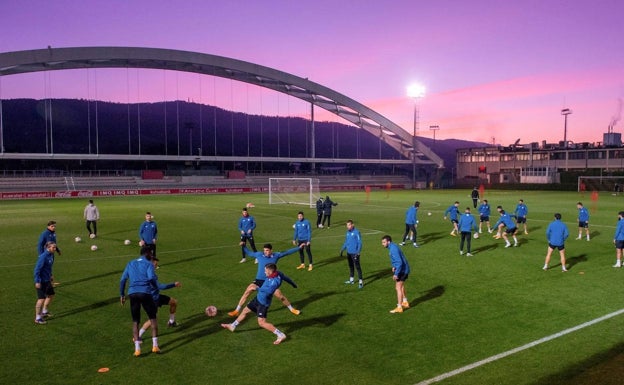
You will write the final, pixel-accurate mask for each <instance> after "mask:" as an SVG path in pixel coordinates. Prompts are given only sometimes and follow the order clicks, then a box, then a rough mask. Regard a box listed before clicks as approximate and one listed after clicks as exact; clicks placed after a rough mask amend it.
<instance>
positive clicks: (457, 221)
mask: <svg viewBox="0 0 624 385" xmlns="http://www.w3.org/2000/svg"><path fill="white" fill-rule="evenodd" d="M451 223H459V220H457V219H451Z"/></svg>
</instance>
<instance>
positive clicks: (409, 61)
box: [0, 0, 624, 144]
mask: <svg viewBox="0 0 624 385" xmlns="http://www.w3.org/2000/svg"><path fill="white" fill-rule="evenodd" d="M9 3H12V4H10V5H9ZM154 4H156V5H154ZM304 4H305V5H304ZM0 36H2V39H0V52H7V51H20V50H28V49H39V48H45V47H47V46H48V45H51V46H52V47H76V46H142V47H155V48H170V49H179V50H188V51H197V52H203V53H209V54H214V55H221V56H227V57H231V58H235V59H240V60H245V61H249V62H253V63H258V64H261V65H264V66H268V67H273V68H276V69H279V70H281V71H285V72H288V73H292V74H295V75H297V76H301V77H305V78H309V79H310V80H312V81H314V82H317V83H320V84H322V85H324V86H327V87H329V88H331V89H334V90H336V91H338V92H340V93H343V94H345V95H347V96H349V97H351V98H353V99H355V100H357V101H359V102H361V103H363V104H365V105H367V106H369V107H371V108H372V109H374V110H376V111H377V112H379V113H381V114H382V115H384V116H386V117H387V118H389V119H390V120H392V121H394V122H395V123H397V124H399V125H400V126H402V127H404V128H405V129H406V130H408V131H409V132H411V131H412V127H413V114H414V101H413V100H411V99H409V98H408V97H407V95H406V88H407V86H408V85H409V84H411V83H414V82H418V83H421V84H422V85H424V86H425V87H426V89H427V91H426V95H425V96H424V97H423V98H422V99H421V100H420V101H419V103H418V105H419V112H420V124H419V135H422V136H427V137H432V136H433V132H432V131H431V130H430V129H429V127H430V126H431V125H437V126H439V127H440V130H439V131H437V133H436V139H446V138H458V139H466V140H475V141H483V142H488V143H492V142H493V141H495V143H499V144H510V143H513V142H514V141H515V140H516V139H518V138H520V139H521V143H528V142H541V141H542V140H546V141H548V142H557V141H559V140H562V139H563V125H564V119H563V116H562V115H561V109H562V108H570V109H571V110H572V111H573V113H572V114H571V115H569V116H568V139H569V140H572V141H574V142H585V141H587V142H599V141H602V134H603V133H605V132H607V128H608V126H609V124H610V122H612V121H618V120H619V117H620V113H621V104H622V102H621V100H622V98H624V43H623V40H622V39H624V1H621V0H580V1H574V0H568V1H559V0H525V1H515V2H512V1H496V0H473V1H463V0H454V1H450V0H439V1H419V0H401V1H393V0H389V1H360V0H345V1H335V0H333V1H329V0H316V1H314V2H299V1H286V0H283V1H282V0H278V1H275V0H274V1H271V0H267V1H251V0H250V1H236V0H232V1H205V0H185V1H179V2H172V1H146V0H131V1H128V0H124V1H119V0H105V1H88V0H86V1H85V0H82V1H70V0H57V1H41V0H33V1H27V2H18V1H16V0H6V1H5V2H4V3H3V7H2V11H1V13H0ZM0 97H1V98H3V99H9V98H13V97H34V98H44V97H52V98H57V97H76V98H79V97H82V98H86V97H88V98H98V99H102V100H116V101H121V102H126V101H130V102H135V101H162V100H174V99H184V100H194V101H199V102H202V103H207V104H217V105H219V106H221V107H224V108H228V109H235V110H239V111H243V112H248V113H263V114H272V115H275V114H279V115H287V114H289V115H300V116H307V115H308V114H309V112H308V108H307V107H306V105H305V104H303V103H301V102H298V101H296V100H295V99H292V98H287V97H286V96H279V95H278V94H276V93H274V92H272V91H268V90H262V89H258V88H256V87H253V86H247V85H241V84H232V82H231V81H229V80H225V79H213V78H211V77H200V76H199V75H197V74H184V73H174V72H166V71H154V70H140V71H138V70H125V69H121V70H89V71H87V70H80V71H65V73H64V74H62V73H60V72H54V73H51V72H48V73H46V74H42V73H38V74H32V75H15V76H8V77H6V78H3V79H2V80H1V83H0ZM316 118H317V119H318V120H327V119H330V117H329V116H327V115H324V114H321V113H320V110H317V114H316ZM623 127H624V123H623V122H621V121H619V122H617V123H616V125H615V126H614V131H615V132H618V133H621V132H622V130H623Z"/></svg>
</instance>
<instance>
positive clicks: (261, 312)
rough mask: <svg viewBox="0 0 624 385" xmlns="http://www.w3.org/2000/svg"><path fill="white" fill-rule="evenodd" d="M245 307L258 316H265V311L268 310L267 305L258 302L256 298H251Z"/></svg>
mask: <svg viewBox="0 0 624 385" xmlns="http://www.w3.org/2000/svg"><path fill="white" fill-rule="evenodd" d="M247 307H248V308H249V310H251V311H253V312H254V313H256V315H257V316H258V318H266V317H267V313H268V312H269V307H268V306H265V305H263V304H261V303H260V302H258V299H257V298H254V299H252V300H251V302H249V303H248V304H247Z"/></svg>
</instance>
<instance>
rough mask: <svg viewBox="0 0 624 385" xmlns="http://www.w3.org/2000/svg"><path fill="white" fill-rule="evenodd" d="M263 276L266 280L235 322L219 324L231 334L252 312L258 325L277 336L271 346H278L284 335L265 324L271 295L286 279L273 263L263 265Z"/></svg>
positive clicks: (271, 325)
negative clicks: (255, 315) (256, 318)
mask: <svg viewBox="0 0 624 385" xmlns="http://www.w3.org/2000/svg"><path fill="white" fill-rule="evenodd" d="M264 274H265V277H266V279H264V280H263V282H262V285H261V286H260V288H259V289H258V294H257V295H256V298H254V299H253V300H251V302H249V304H248V305H247V306H246V307H245V309H243V312H242V313H241V314H240V315H239V316H238V318H236V320H235V321H234V322H232V323H229V324H221V327H223V328H225V329H228V330H229V331H231V332H233V331H234V330H236V327H237V326H238V325H239V324H240V323H241V322H243V320H244V319H245V318H246V317H247V314H249V313H251V312H254V313H256V314H257V316H258V325H259V326H260V327H261V328H263V329H266V330H268V331H270V332H271V333H273V334H275V335H276V336H277V339H276V340H275V342H273V344H275V345H279V344H280V343H282V341H284V340H285V339H286V334H284V333H283V332H282V331H280V330H279V329H278V328H276V327H275V325H273V324H271V323H269V322H267V320H266V318H267V313H268V312H269V307H270V306H271V300H272V298H273V295H274V294H275V293H276V292H277V291H278V290H279V287H280V286H281V284H282V280H283V279H284V280H285V278H287V277H286V276H285V275H283V274H280V273H279V272H278V271H277V265H276V264H274V263H267V264H266V265H264Z"/></svg>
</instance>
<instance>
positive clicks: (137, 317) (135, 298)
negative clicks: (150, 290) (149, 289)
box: [130, 293, 158, 323]
mask: <svg viewBox="0 0 624 385" xmlns="http://www.w3.org/2000/svg"><path fill="white" fill-rule="evenodd" d="M141 306H142V307H143V310H145V312H146V313H147V318H149V319H154V318H156V312H157V311H158V308H157V307H156V302H154V297H152V295H151V294H147V293H133V294H130V314H131V315H132V321H133V322H136V323H140V322H141Z"/></svg>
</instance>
